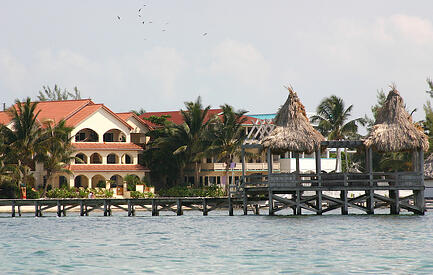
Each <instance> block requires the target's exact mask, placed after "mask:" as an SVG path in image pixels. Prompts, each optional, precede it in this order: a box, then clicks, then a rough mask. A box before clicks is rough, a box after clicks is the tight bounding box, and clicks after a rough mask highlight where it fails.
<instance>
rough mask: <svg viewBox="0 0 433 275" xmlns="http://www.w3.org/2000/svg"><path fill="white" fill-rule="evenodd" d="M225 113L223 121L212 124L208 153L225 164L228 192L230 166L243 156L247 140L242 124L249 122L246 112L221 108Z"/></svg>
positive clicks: (228, 106) (227, 107)
mask: <svg viewBox="0 0 433 275" xmlns="http://www.w3.org/2000/svg"><path fill="white" fill-rule="evenodd" d="M221 108H222V110H223V112H222V117H221V119H218V120H216V121H215V123H214V124H212V127H211V131H210V137H211V138H210V140H212V144H211V146H209V148H208V149H207V150H206V153H207V154H209V155H211V156H214V157H216V158H217V159H220V160H222V161H223V162H224V163H225V178H226V184H227V185H226V186H227V188H226V191H227V189H228V182H229V178H228V173H229V169H230V164H231V163H232V162H233V160H234V158H235V156H239V155H240V154H241V146H242V143H243V142H244V140H245V138H246V133H245V129H244V128H243V127H242V124H244V123H245V121H246V120H247V118H246V117H244V116H243V115H244V114H245V113H246V111H244V110H240V111H237V112H236V111H235V110H234V109H233V107H232V106H230V105H227V104H225V105H222V106H221Z"/></svg>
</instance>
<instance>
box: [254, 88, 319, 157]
mask: <svg viewBox="0 0 433 275" xmlns="http://www.w3.org/2000/svg"><path fill="white" fill-rule="evenodd" d="M288 90H289V97H288V98H287V100H286V103H284V105H283V106H281V107H280V109H279V110H278V113H277V115H276V117H275V119H274V124H275V125H276V127H275V129H274V130H272V132H271V133H270V134H269V135H268V136H266V137H264V138H263V139H262V141H261V144H262V145H263V147H265V148H270V149H271V151H272V152H273V153H276V154H282V153H285V152H288V151H291V152H306V153H312V152H314V151H315V150H316V149H317V148H319V147H320V142H321V141H323V140H325V138H324V137H323V136H322V135H321V134H320V133H319V132H318V131H317V130H316V129H314V128H313V126H311V124H310V122H309V120H308V117H307V115H306V113H305V107H304V105H302V103H301V101H300V100H299V98H298V96H297V95H296V93H295V92H294V91H293V89H292V88H290V87H289V88H288Z"/></svg>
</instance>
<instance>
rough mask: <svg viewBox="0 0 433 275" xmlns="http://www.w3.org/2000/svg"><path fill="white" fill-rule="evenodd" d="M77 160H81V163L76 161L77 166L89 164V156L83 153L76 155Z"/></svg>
mask: <svg viewBox="0 0 433 275" xmlns="http://www.w3.org/2000/svg"><path fill="white" fill-rule="evenodd" d="M75 157H76V158H78V159H81V162H80V161H79V160H75V163H76V164H86V163H87V156H86V155H85V154H83V153H79V154H77V155H75Z"/></svg>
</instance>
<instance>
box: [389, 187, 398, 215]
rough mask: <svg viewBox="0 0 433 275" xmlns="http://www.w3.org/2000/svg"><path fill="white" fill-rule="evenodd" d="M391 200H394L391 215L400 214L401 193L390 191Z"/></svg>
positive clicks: (391, 205)
mask: <svg viewBox="0 0 433 275" xmlns="http://www.w3.org/2000/svg"><path fill="white" fill-rule="evenodd" d="M389 198H390V199H392V200H393V201H392V202H391V204H390V213H391V214H392V215H398V214H400V191H399V190H389Z"/></svg>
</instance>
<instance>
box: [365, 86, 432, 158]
mask: <svg viewBox="0 0 433 275" xmlns="http://www.w3.org/2000/svg"><path fill="white" fill-rule="evenodd" d="M391 88H392V90H391V91H390V92H389V94H388V97H387V98H386V101H385V103H384V105H383V107H382V108H381V109H380V110H379V111H378V114H377V119H376V122H375V124H374V126H373V129H372V130H371V132H370V133H369V134H368V136H367V138H366V139H365V141H364V144H365V146H366V147H372V148H373V149H374V150H376V151H378V152H403V151H414V150H419V149H422V150H424V151H427V150H428V147H429V144H428V138H427V135H426V134H424V132H423V131H422V129H420V128H418V127H417V126H416V125H415V124H414V123H413V122H412V117H411V116H410V115H409V113H408V112H407V111H406V109H405V106H404V102H403V99H402V98H401V96H400V94H399V92H398V91H397V90H396V89H395V87H393V86H392V87H391Z"/></svg>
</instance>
